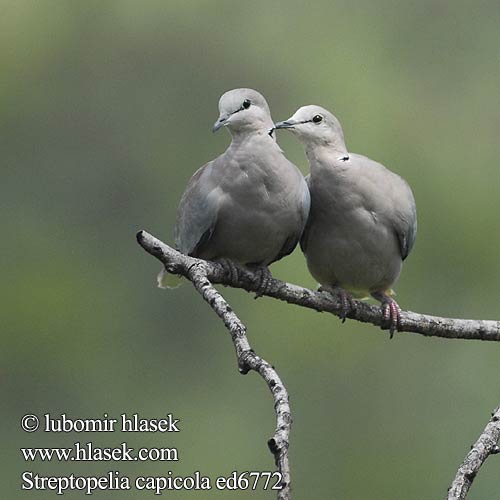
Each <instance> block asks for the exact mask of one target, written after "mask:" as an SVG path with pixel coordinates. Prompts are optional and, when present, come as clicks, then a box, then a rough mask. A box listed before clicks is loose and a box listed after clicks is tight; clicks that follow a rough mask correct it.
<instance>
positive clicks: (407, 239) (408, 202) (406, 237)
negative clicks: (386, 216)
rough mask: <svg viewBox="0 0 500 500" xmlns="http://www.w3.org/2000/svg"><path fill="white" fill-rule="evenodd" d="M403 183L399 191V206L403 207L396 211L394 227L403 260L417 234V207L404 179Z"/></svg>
mask: <svg viewBox="0 0 500 500" xmlns="http://www.w3.org/2000/svg"><path fill="white" fill-rule="evenodd" d="M402 180H403V179H402ZM403 183H404V190H402V191H401V199H402V203H401V206H402V208H404V209H403V210H400V211H397V213H396V219H395V221H394V229H395V231H396V234H397V236H398V240H399V247H400V250H401V257H402V259H403V260H405V259H406V257H408V255H409V254H410V252H411V249H412V248H413V245H414V243H415V238H416V236H417V208H416V205H415V198H414V197H413V193H412V191H411V189H410V186H408V184H407V183H406V181H404V180H403Z"/></svg>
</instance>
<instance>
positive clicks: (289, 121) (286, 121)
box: [274, 120, 295, 129]
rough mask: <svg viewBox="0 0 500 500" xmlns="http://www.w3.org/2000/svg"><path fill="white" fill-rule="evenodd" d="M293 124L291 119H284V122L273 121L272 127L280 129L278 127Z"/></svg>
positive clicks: (286, 126) (291, 126) (291, 125)
mask: <svg viewBox="0 0 500 500" xmlns="http://www.w3.org/2000/svg"><path fill="white" fill-rule="evenodd" d="M294 125H295V123H294V122H292V121H291V120H285V121H284V122H278V123H275V124H274V128H275V129H280V128H293V126H294Z"/></svg>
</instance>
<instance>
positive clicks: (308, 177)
mask: <svg viewBox="0 0 500 500" xmlns="http://www.w3.org/2000/svg"><path fill="white" fill-rule="evenodd" d="M305 181H306V185H307V198H308V202H307V215H306V218H305V220H306V225H305V227H304V231H303V232H302V236H301V238H300V248H301V250H302V251H303V252H305V251H306V246H307V237H308V224H307V219H308V217H309V210H310V208H311V195H310V192H309V183H310V182H311V174H308V175H306V177H305Z"/></svg>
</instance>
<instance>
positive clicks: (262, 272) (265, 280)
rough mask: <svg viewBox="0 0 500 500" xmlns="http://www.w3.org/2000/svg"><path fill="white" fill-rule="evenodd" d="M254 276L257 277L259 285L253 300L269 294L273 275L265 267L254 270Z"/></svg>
mask: <svg viewBox="0 0 500 500" xmlns="http://www.w3.org/2000/svg"><path fill="white" fill-rule="evenodd" d="M255 274H256V275H257V276H258V279H259V281H258V283H259V284H258V287H257V289H256V291H255V297H254V299H258V298H259V297H262V296H263V295H265V294H266V293H268V292H269V288H270V281H271V279H272V278H273V275H272V274H271V271H270V270H269V268H268V267H267V266H260V267H257V268H256V269H255Z"/></svg>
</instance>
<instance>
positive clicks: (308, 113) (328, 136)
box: [274, 105, 345, 149]
mask: <svg viewBox="0 0 500 500" xmlns="http://www.w3.org/2000/svg"><path fill="white" fill-rule="evenodd" d="M274 127H275V128H276V129H287V130H289V131H290V132H292V133H293V134H294V135H296V136H297V138H298V139H299V140H300V141H301V142H302V143H303V144H305V146H306V147H307V146H333V147H336V148H343V149H345V143H344V133H343V131H342V126H341V125H340V122H339V121H338V120H337V118H335V116H333V115H332V114H331V113H330V111H327V110H326V109H325V108H322V107H321V106H313V105H311V106H303V107H302V108H299V109H298V110H297V111H296V112H295V114H294V115H292V116H291V117H290V118H288V120H285V121H283V122H278V123H276V124H275V125H274Z"/></svg>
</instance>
